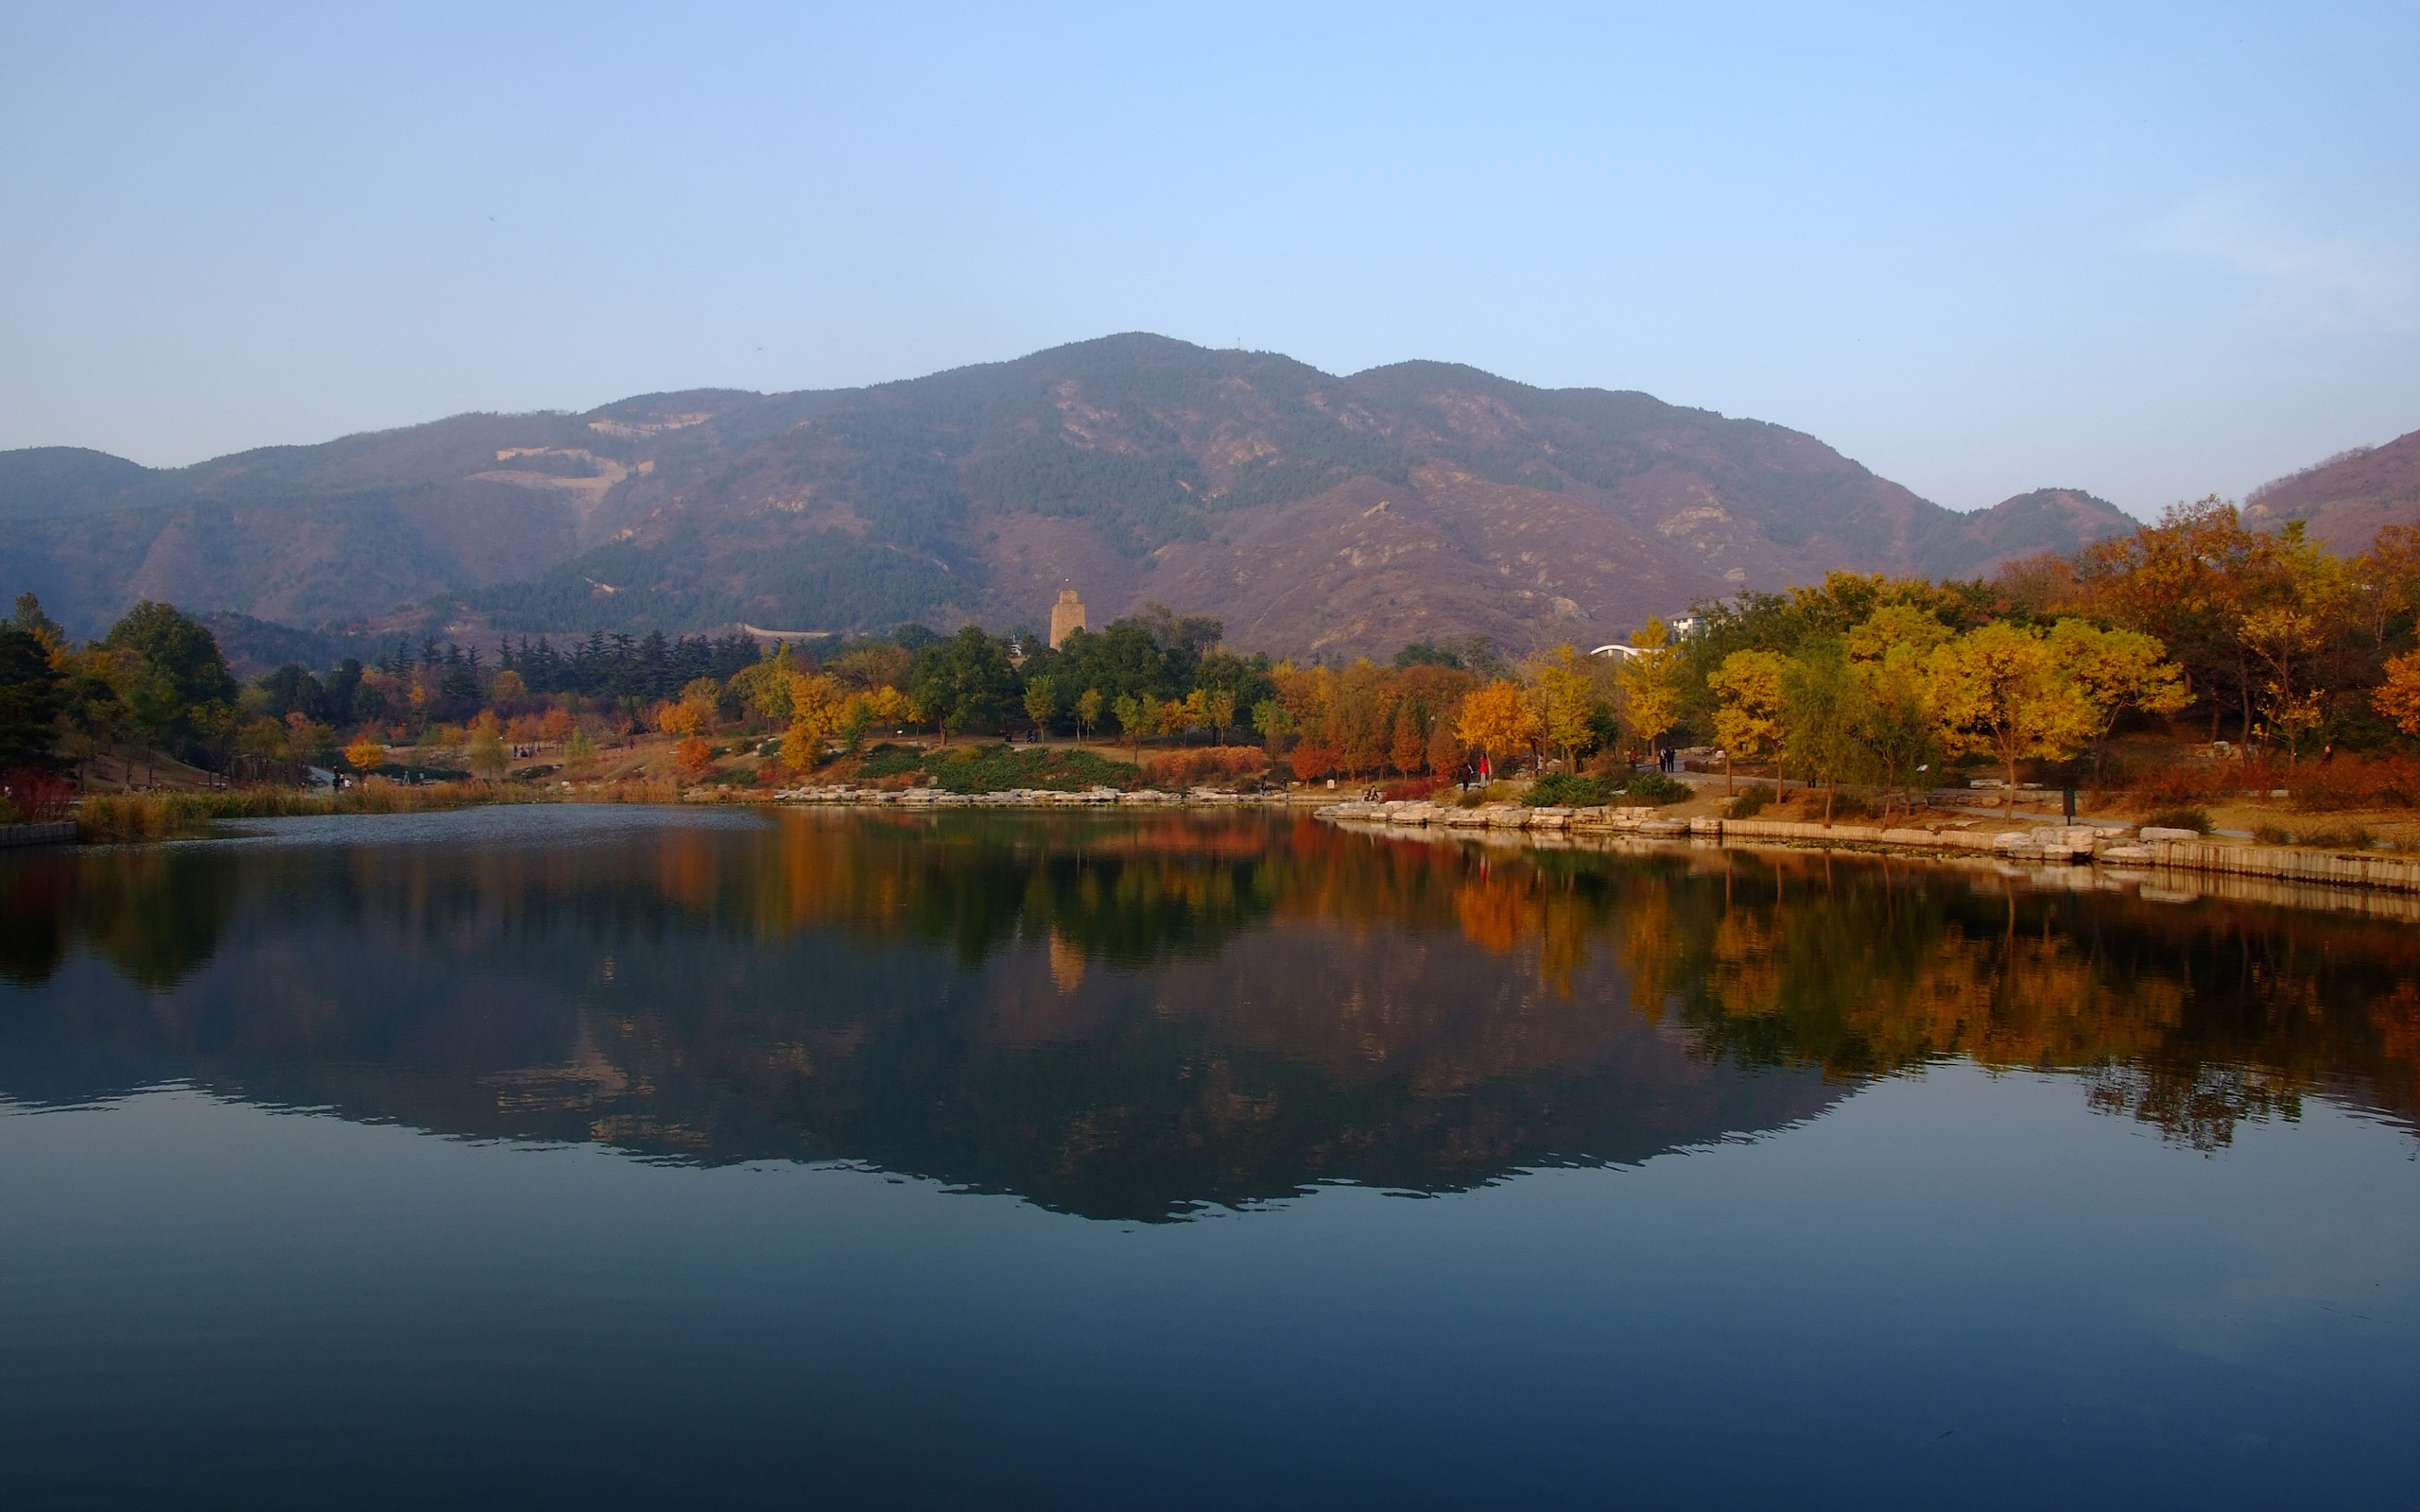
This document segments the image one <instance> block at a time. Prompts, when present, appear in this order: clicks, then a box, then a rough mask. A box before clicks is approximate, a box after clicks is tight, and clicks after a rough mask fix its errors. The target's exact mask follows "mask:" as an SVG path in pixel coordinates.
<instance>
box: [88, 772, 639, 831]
mask: <svg viewBox="0 0 2420 1512" xmlns="http://www.w3.org/2000/svg"><path fill="white" fill-rule="evenodd" d="M551 800H552V795H549V794H547V793H544V792H543V791H541V790H539V789H536V788H530V787H525V786H520V785H517V784H512V783H504V782H431V783H427V784H424V785H423V786H419V787H410V786H406V785H405V784H403V783H400V782H376V781H372V782H364V783H362V784H361V785H360V786H358V787H353V788H347V789H346V790H345V791H343V792H341V793H304V792H301V791H298V790H296V789H294V788H290V787H235V788H226V789H222V790H220V791H216V792H208V793H94V794H90V795H87V796H86V798H85V799H84V801H83V802H82V804H80V805H79V806H78V809H77V812H76V833H77V836H78V838H79V839H83V840H165V839H172V838H174V837H176V836H178V835H190V834H203V833H208V832H209V829H210V827H211V825H213V824H215V823H216V822H217V821H218V820H220V819H266V818H282V817H285V816H292V815H304V814H425V813H436V812H440V811H442V810H447V809H465V808H475V807H478V806H481V805H483V804H489V803H544V802H548V801H551ZM642 801H648V802H656V801H666V802H668V801H670V799H644V800H642Z"/></svg>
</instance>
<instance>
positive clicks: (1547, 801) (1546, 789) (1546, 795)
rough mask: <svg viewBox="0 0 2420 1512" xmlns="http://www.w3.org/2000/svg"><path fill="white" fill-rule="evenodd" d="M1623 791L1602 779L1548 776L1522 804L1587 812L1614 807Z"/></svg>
mask: <svg viewBox="0 0 2420 1512" xmlns="http://www.w3.org/2000/svg"><path fill="white" fill-rule="evenodd" d="M1620 791H1621V790H1620V789H1619V788H1617V787H1616V786H1615V785H1614V784H1613V783H1611V782H1607V781H1605V780H1604V779H1603V778H1601V777H1574V776H1573V775H1572V774H1570V773H1569V772H1548V773H1547V775H1546V776H1544V777H1541V778H1539V779H1538V780H1537V782H1534V783H1532V784H1530V790H1529V791H1528V792H1527V793H1524V794H1522V795H1521V801H1522V802H1524V803H1527V804H1529V805H1530V807H1531V808H1546V807H1549V806H1551V807H1554V808H1586V807H1590V806H1593V805H1597V804H1601V803H1611V802H1612V801H1613V800H1614V799H1615V797H1616V795H1617V794H1618V793H1619V792H1620Z"/></svg>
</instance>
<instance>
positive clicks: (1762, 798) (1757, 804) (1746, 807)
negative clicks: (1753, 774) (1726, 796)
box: [1723, 783, 1774, 819]
mask: <svg viewBox="0 0 2420 1512" xmlns="http://www.w3.org/2000/svg"><path fill="white" fill-rule="evenodd" d="M1773 796H1774V795H1773V790H1772V788H1770V787H1767V786H1765V785H1763V784H1762V783H1758V784H1757V785H1756V786H1755V787H1751V788H1748V789H1746V790H1745V791H1743V792H1742V793H1740V795H1739V796H1738V797H1737V798H1735V799H1732V800H1731V807H1730V808H1728V809H1727V810H1725V811H1724V812H1723V817H1725V818H1728V819H1753V818H1755V816H1757V815H1758V814H1760V813H1762V812H1763V811H1764V807H1765V805H1766V804H1768V803H1770V802H1772V800H1773Z"/></svg>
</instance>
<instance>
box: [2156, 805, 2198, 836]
mask: <svg viewBox="0 0 2420 1512" xmlns="http://www.w3.org/2000/svg"><path fill="white" fill-rule="evenodd" d="M2143 828H2145V829H2147V830H2190V831H2192V832H2193V833H2195V834H2207V833H2210V816H2209V815H2208V814H2206V813H2204V811H2203V810H2201V809H2186V808H2164V809H2153V810H2152V816H2151V817H2150V818H2148V819H2145V820H2144V821H2143Z"/></svg>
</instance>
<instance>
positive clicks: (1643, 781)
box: [1622, 772, 1698, 803]
mask: <svg viewBox="0 0 2420 1512" xmlns="http://www.w3.org/2000/svg"><path fill="white" fill-rule="evenodd" d="M1697 792H1698V790H1697V789H1696V788H1694V787H1691V786H1690V785H1689V784H1688V783H1686V782H1680V781H1677V780H1676V779H1673V778H1669V777H1667V776H1665V775H1664V774H1663V773H1662V772H1640V773H1638V774H1637V775H1636V776H1634V777H1633V778H1632V779H1631V780H1630V782H1629V784H1628V785H1627V786H1625V787H1624V788H1623V789H1622V796H1623V797H1625V798H1627V799H1630V801H1632V802H1633V803H1685V802H1687V801H1688V800H1689V799H1693V798H1695V797H1697Z"/></svg>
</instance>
